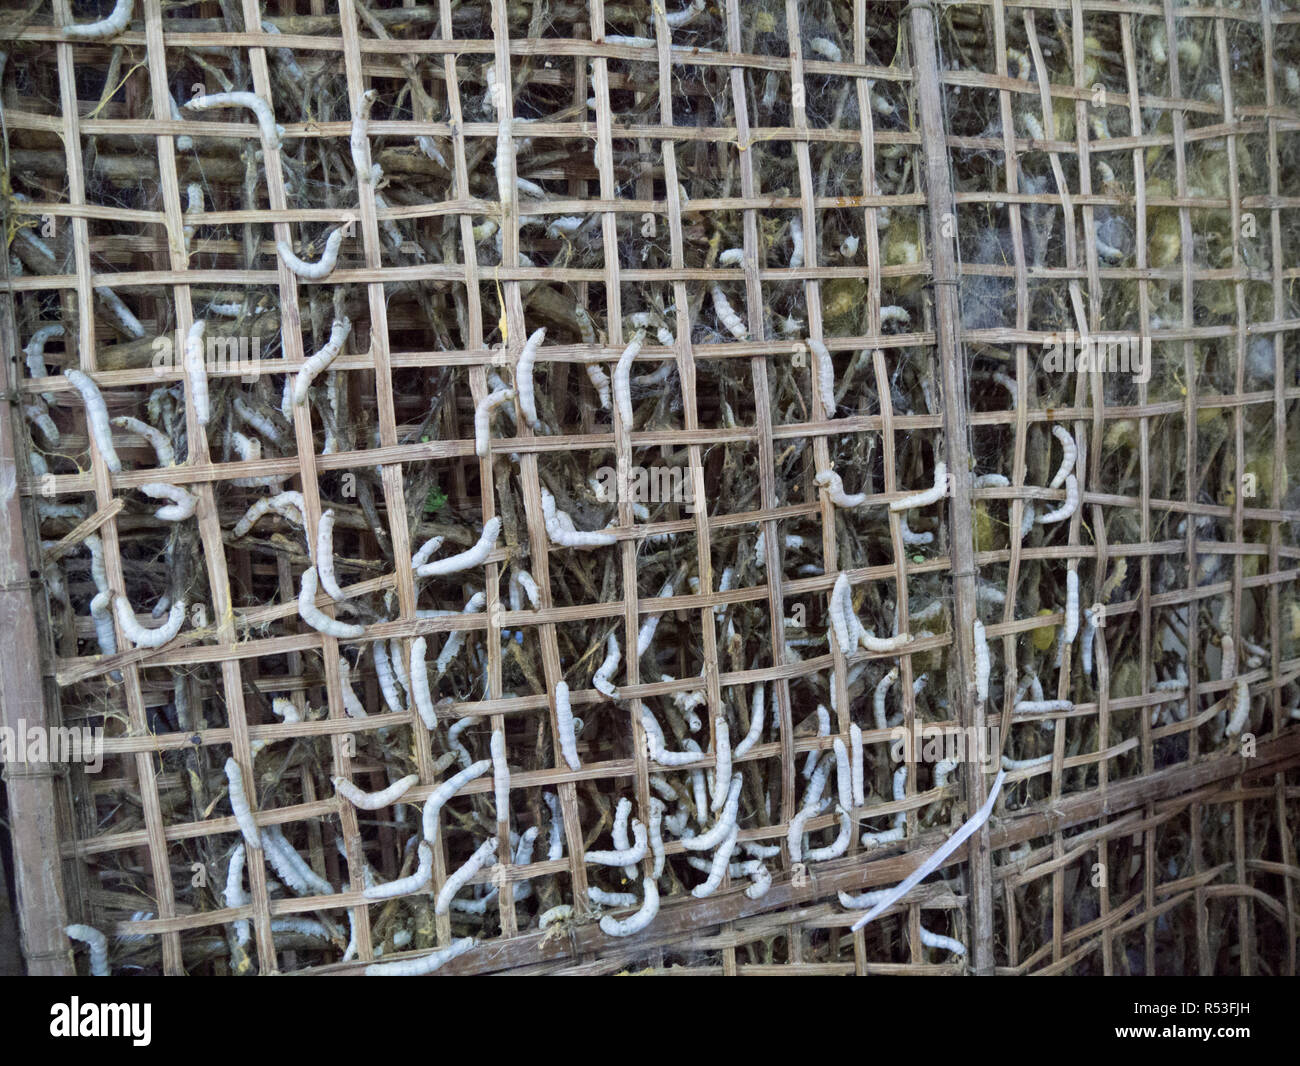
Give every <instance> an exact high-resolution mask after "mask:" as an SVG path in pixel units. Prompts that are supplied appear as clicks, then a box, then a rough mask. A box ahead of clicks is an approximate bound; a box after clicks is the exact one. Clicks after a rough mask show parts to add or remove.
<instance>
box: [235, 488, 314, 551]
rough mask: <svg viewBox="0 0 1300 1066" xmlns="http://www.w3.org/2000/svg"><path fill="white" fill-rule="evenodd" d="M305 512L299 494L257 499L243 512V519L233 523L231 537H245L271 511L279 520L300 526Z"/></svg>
mask: <svg viewBox="0 0 1300 1066" xmlns="http://www.w3.org/2000/svg"><path fill="white" fill-rule="evenodd" d="M306 510H307V504H306V503H305V502H304V501H303V498H302V493H301V492H293V491H290V492H280V493H277V494H276V495H274V496H262V497H259V498H258V499H257V500H255V501H253V505H252V506H251V507H249V509H248V510H247V511H245V512H244V517H243V518H241V519H240V520H239V521H238V522H236V523H235V528H234V529H233V530H231V536H233V537H234V538H235V539H236V540H238V539H239V538H240V537H242V536H245V535H246V534H247V533H248V531H249V530H251V529H252V528H253V526H255V525H256V524H257V520H258V519H259V518H261V517H262V516H263V515H266V514H269V513H270V512H272V511H274V512H275V513H276V514H278V515H279V516H280V517H281V518H284V519H287V520H288V521H290V522H295V523H297V524H298V525H301V524H302V521H303V517H302V516H303V514H304V512H305V511H306Z"/></svg>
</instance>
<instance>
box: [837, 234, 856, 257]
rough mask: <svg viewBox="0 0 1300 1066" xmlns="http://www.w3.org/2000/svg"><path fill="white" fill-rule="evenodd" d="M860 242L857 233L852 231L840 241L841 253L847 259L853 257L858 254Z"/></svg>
mask: <svg viewBox="0 0 1300 1066" xmlns="http://www.w3.org/2000/svg"><path fill="white" fill-rule="evenodd" d="M860 243H861V241H860V239H859V238H858V236H857V234H855V233H850V234H849V235H848V236H847V237H845V238H844V240H842V241H840V255H841V256H843V257H844V258H845V259H852V258H853V257H854V256H855V255H857V254H858V245H859V244H860Z"/></svg>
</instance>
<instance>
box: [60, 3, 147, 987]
mask: <svg viewBox="0 0 1300 1066" xmlns="http://www.w3.org/2000/svg"><path fill="white" fill-rule="evenodd" d="M134 9H135V0H117V3H116V4H114V5H113V10H112V11H111V12H110V13H109V15H108V17H107V18H103V19H100V20H99V21H98V22H80V23H78V22H70V23H68V24H67V25H66V26H60V27H59V28H60V29H61V30H63V32H64V33H66V34H67V35H68V36H69V37H80V38H81V39H82V40H101V39H103V38H105V37H116V36H117V35H118V34H119V33H121V32H122V31H123V30H124V29H126V27H127V24H128V23H129V22H130V21H131V12H132V11H133V10H134ZM78 928H88V927H86V926H79V927H78ZM68 935H69V936H71V935H72V934H71V933H69V934H68ZM95 976H96V977H98V976H101V975H100V974H96V975H95Z"/></svg>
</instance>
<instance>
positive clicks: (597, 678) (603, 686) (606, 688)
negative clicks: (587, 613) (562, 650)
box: [573, 632, 622, 770]
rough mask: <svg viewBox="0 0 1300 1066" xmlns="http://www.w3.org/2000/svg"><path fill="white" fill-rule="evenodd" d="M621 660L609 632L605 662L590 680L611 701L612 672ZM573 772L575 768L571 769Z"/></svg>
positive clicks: (613, 694)
mask: <svg viewBox="0 0 1300 1066" xmlns="http://www.w3.org/2000/svg"><path fill="white" fill-rule="evenodd" d="M621 659H622V655H621V654H620V653H619V648H618V634H616V633H613V632H611V633H610V634H609V636H608V638H606V641H605V661H604V662H602V663H601V664H600V666H599V668H597V670H596V673H595V674H594V675H593V676H592V678H591V684H592V687H593V688H594V689H596V691H597V692H600V693H601V694H602V695H605V696H608V697H609V698H610V699H611V700H612V699H616V698H617V696H618V690H617V689H616V688H615V687H614V682H613V681H612V680H611V679H612V678H613V676H614V671H615V670H617V669H618V664H619V662H620V660H621ZM573 768H574V769H575V770H576V769H577V767H576V766H575V767H573Z"/></svg>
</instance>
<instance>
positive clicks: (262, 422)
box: [234, 396, 280, 444]
mask: <svg viewBox="0 0 1300 1066" xmlns="http://www.w3.org/2000/svg"><path fill="white" fill-rule="evenodd" d="M234 408H235V414H237V415H239V417H240V418H242V419H243V420H244V421H245V422H246V423H248V425H250V426H252V427H253V428H254V429H255V430H257V432H258V433H260V434H262V436H263V437H265V438H266V439H267V440H269V441H270V442H271V443H272V444H278V443H279V441H280V431H279V429H277V428H276V425H275V423H274V422H273V421H271V419H270V418H268V417H267V416H266V415H264V414H263V413H262V412H261V411H258V410H257V409H256V408H254V407H252V406H251V405H250V404H249V403H248V401H247V400H245V399H244V398H243V397H242V396H236V397H235V402H234Z"/></svg>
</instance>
